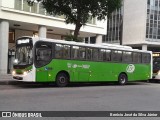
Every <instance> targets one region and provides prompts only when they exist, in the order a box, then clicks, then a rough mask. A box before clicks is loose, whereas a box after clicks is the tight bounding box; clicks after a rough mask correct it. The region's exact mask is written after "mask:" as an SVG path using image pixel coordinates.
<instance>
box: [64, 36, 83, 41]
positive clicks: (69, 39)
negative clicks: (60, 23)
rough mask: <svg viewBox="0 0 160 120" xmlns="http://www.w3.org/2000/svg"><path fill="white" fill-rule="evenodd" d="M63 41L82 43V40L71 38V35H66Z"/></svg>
mask: <svg viewBox="0 0 160 120" xmlns="http://www.w3.org/2000/svg"><path fill="white" fill-rule="evenodd" d="M65 40H66V41H75V42H82V41H83V39H82V38H79V37H75V36H73V35H71V34H68V35H66V36H65Z"/></svg>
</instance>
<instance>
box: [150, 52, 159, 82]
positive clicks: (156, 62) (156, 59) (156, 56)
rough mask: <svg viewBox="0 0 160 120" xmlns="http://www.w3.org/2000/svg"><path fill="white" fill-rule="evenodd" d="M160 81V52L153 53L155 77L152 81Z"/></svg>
mask: <svg viewBox="0 0 160 120" xmlns="http://www.w3.org/2000/svg"><path fill="white" fill-rule="evenodd" d="M159 80H160V52H153V77H152V79H151V81H159Z"/></svg>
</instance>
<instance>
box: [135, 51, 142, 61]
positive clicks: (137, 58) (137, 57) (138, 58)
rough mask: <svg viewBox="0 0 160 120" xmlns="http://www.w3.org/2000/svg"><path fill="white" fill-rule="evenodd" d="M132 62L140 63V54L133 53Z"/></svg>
mask: <svg viewBox="0 0 160 120" xmlns="http://www.w3.org/2000/svg"><path fill="white" fill-rule="evenodd" d="M133 62H134V63H141V62H142V57H141V53H136V52H134V53H133Z"/></svg>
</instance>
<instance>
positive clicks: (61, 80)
mask: <svg viewBox="0 0 160 120" xmlns="http://www.w3.org/2000/svg"><path fill="white" fill-rule="evenodd" d="M68 83H69V77H68V75H67V74H65V73H59V74H58V75H57V77H56V85H57V86H58V87H65V86H67V85H68Z"/></svg>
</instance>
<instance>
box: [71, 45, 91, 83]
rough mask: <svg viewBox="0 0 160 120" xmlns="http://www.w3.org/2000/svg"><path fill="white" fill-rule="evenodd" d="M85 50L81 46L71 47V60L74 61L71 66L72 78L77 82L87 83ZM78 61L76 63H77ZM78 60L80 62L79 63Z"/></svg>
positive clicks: (87, 70)
mask: <svg viewBox="0 0 160 120" xmlns="http://www.w3.org/2000/svg"><path fill="white" fill-rule="evenodd" d="M85 50H86V48H85V47H83V46H73V47H72V59H75V61H74V63H73V64H72V69H73V71H74V78H75V80H77V81H80V82H81V81H83V82H85V81H89V69H88V68H87V67H88V66H87V64H86V63H87V62H86V61H85V59H86V53H85ZM77 60H78V61H77ZM79 60H80V61H79Z"/></svg>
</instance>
